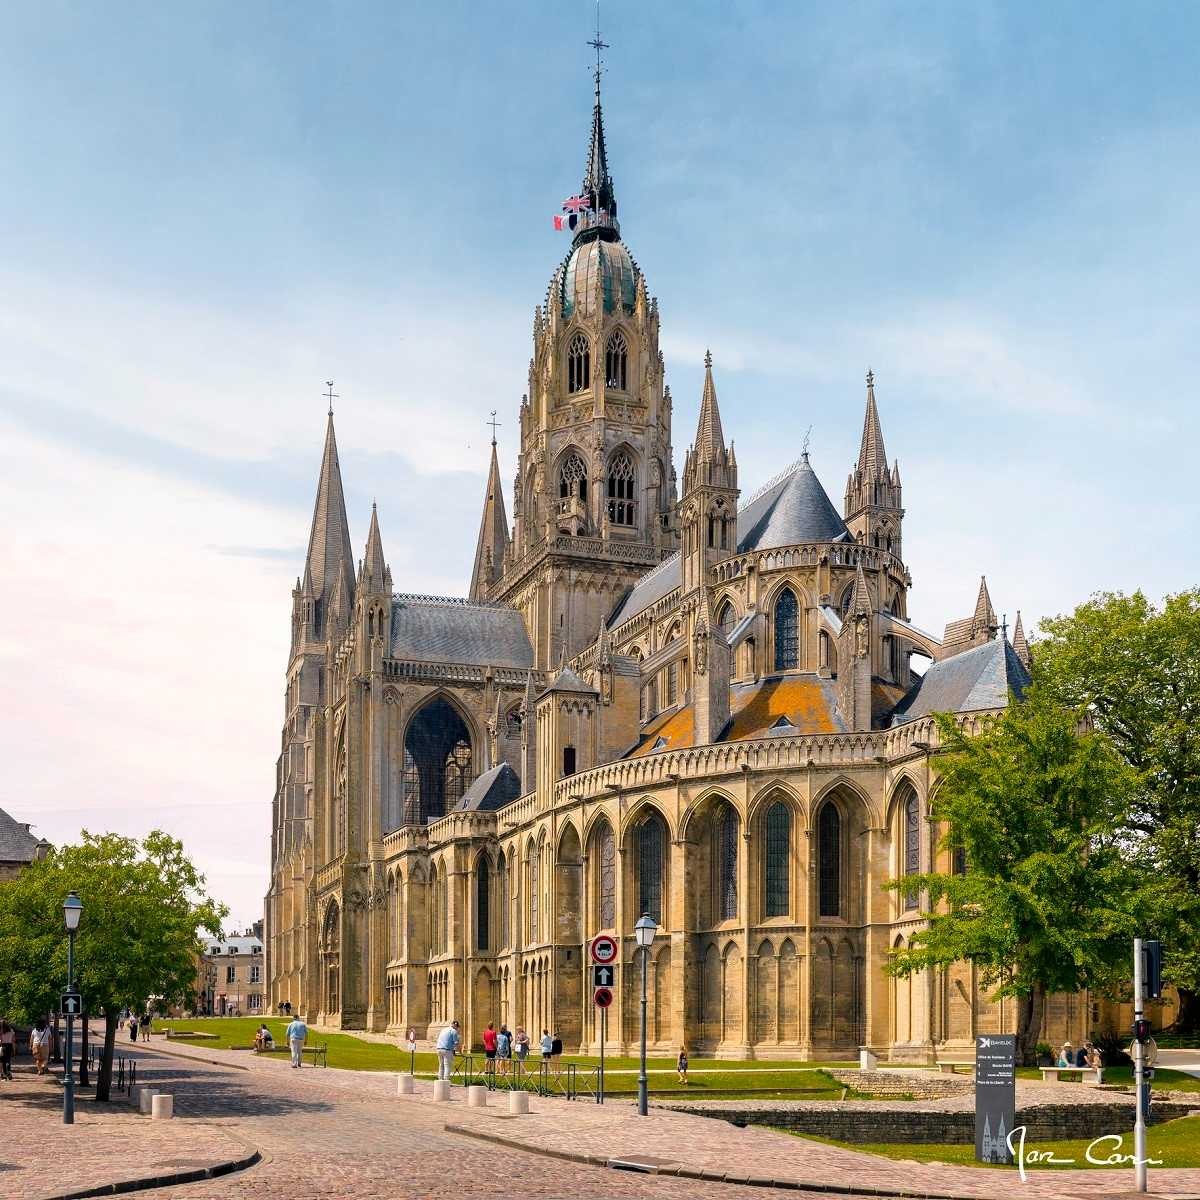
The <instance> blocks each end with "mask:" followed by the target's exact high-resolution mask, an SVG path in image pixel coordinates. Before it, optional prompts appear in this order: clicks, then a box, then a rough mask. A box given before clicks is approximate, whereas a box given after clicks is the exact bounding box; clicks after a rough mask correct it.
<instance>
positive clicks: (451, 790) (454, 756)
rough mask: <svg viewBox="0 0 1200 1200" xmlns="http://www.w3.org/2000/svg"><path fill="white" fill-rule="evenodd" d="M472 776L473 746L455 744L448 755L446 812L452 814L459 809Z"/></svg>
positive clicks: (445, 792)
mask: <svg viewBox="0 0 1200 1200" xmlns="http://www.w3.org/2000/svg"><path fill="white" fill-rule="evenodd" d="M470 774H471V746H470V743H469V742H463V741H460V742H455V744H454V746H453V747H452V749H451V750H450V753H449V754H448V755H446V786H445V789H444V795H445V798H446V807H445V811H446V812H450V811H451V810H452V809H455V808H457V807H458V802H459V801H460V800H461V799H462V798H463V795H464V793H465V792H466V790H467V781H468V778H469V776H470Z"/></svg>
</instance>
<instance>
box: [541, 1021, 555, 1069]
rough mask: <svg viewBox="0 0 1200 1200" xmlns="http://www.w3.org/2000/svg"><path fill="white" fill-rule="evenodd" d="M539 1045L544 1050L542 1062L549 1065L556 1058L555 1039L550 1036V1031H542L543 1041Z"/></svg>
mask: <svg viewBox="0 0 1200 1200" xmlns="http://www.w3.org/2000/svg"><path fill="white" fill-rule="evenodd" d="M539 1045H540V1046H541V1049H542V1062H543V1063H546V1064H548V1063H549V1062H550V1060H551V1059H552V1058H553V1057H554V1039H553V1038H552V1037H551V1036H550V1030H548V1029H543V1030H542V1040H541V1042H540V1043H539Z"/></svg>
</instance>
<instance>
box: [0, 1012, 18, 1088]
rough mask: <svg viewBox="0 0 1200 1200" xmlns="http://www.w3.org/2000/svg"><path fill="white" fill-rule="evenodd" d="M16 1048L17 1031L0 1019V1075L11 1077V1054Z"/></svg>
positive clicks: (6, 1077)
mask: <svg viewBox="0 0 1200 1200" xmlns="http://www.w3.org/2000/svg"><path fill="white" fill-rule="evenodd" d="M16 1049H17V1031H16V1030H15V1029H14V1028H13V1027H12V1026H11V1025H10V1024H9V1023H8V1022H7V1021H0V1075H3V1076H4V1078H5V1079H11V1078H12V1060H13V1054H14V1053H15V1052H16Z"/></svg>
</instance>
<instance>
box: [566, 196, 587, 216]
mask: <svg viewBox="0 0 1200 1200" xmlns="http://www.w3.org/2000/svg"><path fill="white" fill-rule="evenodd" d="M562 206H563V212H570V213H577V212H583V211H584V209H588V208H591V207H592V202H591V200H589V199H588V197H587V196H568V197H567V198H566V199H565V200H564V201H563V202H562Z"/></svg>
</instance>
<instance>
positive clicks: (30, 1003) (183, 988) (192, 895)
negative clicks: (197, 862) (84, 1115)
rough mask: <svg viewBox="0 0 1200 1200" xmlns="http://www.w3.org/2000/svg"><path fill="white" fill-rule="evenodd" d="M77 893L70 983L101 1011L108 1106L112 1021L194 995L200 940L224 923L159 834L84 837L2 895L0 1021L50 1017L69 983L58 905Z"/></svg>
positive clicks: (200, 882) (101, 1081)
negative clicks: (1, 1016)
mask: <svg viewBox="0 0 1200 1200" xmlns="http://www.w3.org/2000/svg"><path fill="white" fill-rule="evenodd" d="M72 890H73V891H76V892H78V893H79V898H80V900H81V901H82V902H83V919H82V920H81V921H80V924H79V932H78V934H77V935H76V938H75V978H76V981H77V983H78V985H79V990H80V993H81V994H82V996H83V999H84V1004H85V1005H86V1007H87V1009H88V1010H89V1012H93V1013H94V1012H97V1011H99V1010H100V1009H103V1010H104V1053H103V1057H102V1059H101V1064H100V1074H99V1077H98V1079H97V1081H96V1099H97V1100H107V1099H108V1098H109V1089H110V1084H111V1079H112V1060H113V1045H114V1042H115V1040H116V1033H117V1020H118V1014H119V1013H120V1011H121V1009H122V1008H124V1007H125V1006H127V1005H128V1006H129V1007H131V1008H135V1009H140V1008H141V1007H142V1006H144V1005H145V1004H146V1003H147V1002H148V1001H150V1000H151V999H154V1000H156V1001H158V1002H161V1003H163V1004H172V1003H177V1002H178V1003H182V1002H184V1001H186V1000H187V999H189V998H190V997H191V995H192V994H193V990H194V985H195V979H196V955H197V953H198V952H199V950H200V949H201V942H200V931H201V930H202V929H203V930H207V931H208V932H209V933H211V934H212V935H214V936H219V934H220V931H221V921H222V919H223V918H224V917H225V916H226V915H227V910H226V908H225V907H224V906H223V905H220V904H217V903H216V902H215V901H213V900H212V899H210V898H209V897H208V895H207V894H206V893H205V892H204V876H202V875H201V874H199V872H198V871H197V870H196V868H195V867H194V866H193V865H192V862H191V860H190V859H189V858H188V857H187V855H186V854H185V853H184V850H183V845H182V843H180V842H178V841H176V840H175V839H174V838H172V837H169V836H168V835H167V834H165V833H160V832H157V831H156V832H154V833H151V834H148V835H147V836H146V837H145V839H144V840H143V841H142V842H141V843H138V842H137V841H135V840H134V839H133V838H126V837H119V836H118V835H116V834H113V833H106V834H99V835H96V834H90V833H88V832H86V831H84V833H83V834H82V841H81V842H80V843H79V844H78V845H70V846H62V847H59V848H57V849H55V850H52V851H51V852H50V853H49V854H48V855H47V856H46V857H45V858H44V859H42V860H41V861H40V862H34V863H31V864H30V865H29V866H28V867H27V868H25V869H24V870H23V871H22V872H21V873H20V874H19V875H18V876H17V877H16V879H14V880H12V881H11V882H9V883H5V884H3V885H0V1011H4V1012H8V1013H11V1014H12V1015H13V1016H14V1017H17V1018H18V1019H22V1018H23V1019H25V1020H33V1019H34V1018H35V1017H37V1016H41V1015H44V1014H46V1013H48V1012H50V1011H51V1010H52V1009H54V1008H55V1007H56V1005H57V1003H58V997H59V993H60V992H61V990H62V988H63V985H64V984H65V983H66V978H67V938H66V934H65V933H64V932H63V915H62V903H63V900H64V899H65V898H66V895H67V893H68V892H69V891H72Z"/></svg>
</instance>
